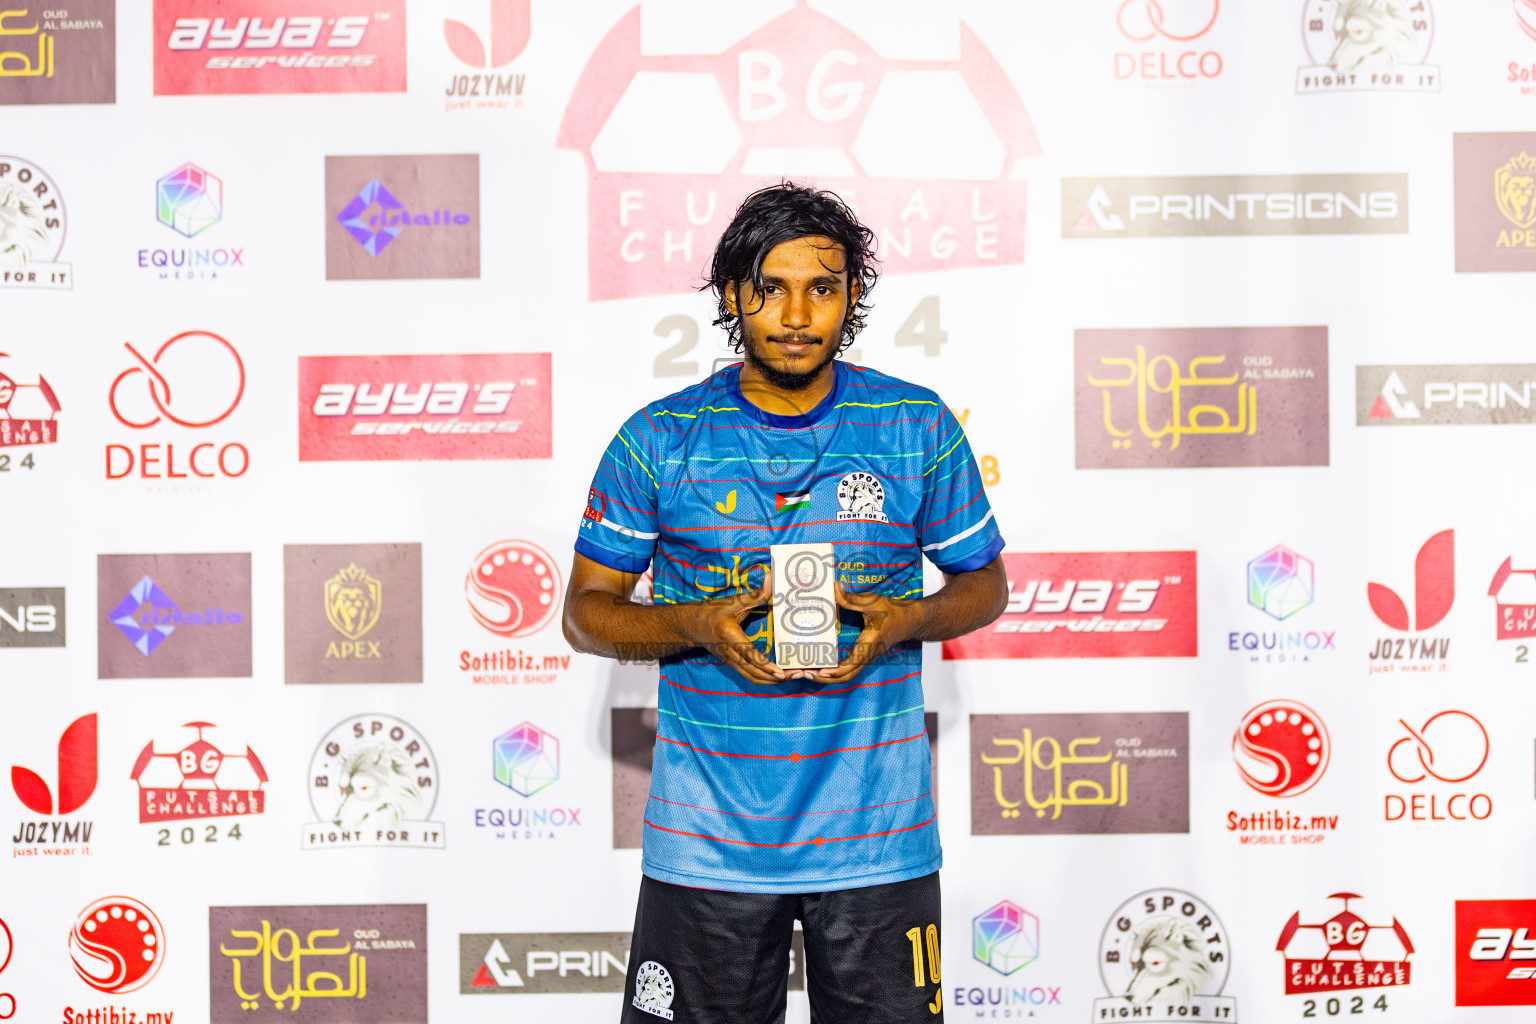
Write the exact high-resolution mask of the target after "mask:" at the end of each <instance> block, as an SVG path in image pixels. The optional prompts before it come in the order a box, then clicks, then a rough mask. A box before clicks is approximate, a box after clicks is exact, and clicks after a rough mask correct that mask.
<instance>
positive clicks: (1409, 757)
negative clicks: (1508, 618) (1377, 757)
mask: <svg viewBox="0 0 1536 1024" xmlns="http://www.w3.org/2000/svg"><path fill="white" fill-rule="evenodd" d="M1398 723H1399V724H1400V725H1401V726H1402V727H1403V728H1404V729H1406V730H1407V732H1408V735H1407V736H1404V737H1402V738H1401V739H1399V740H1398V741H1397V742H1396V743H1394V744H1392V747H1391V749H1390V750H1388V751H1387V770H1388V771H1390V772H1391V773H1392V775H1393V777H1395V778H1396V779H1397V780H1398V781H1399V782H1406V783H1409V784H1410V785H1411V784H1413V783H1415V782H1423V781H1424V780H1425V779H1426V778H1429V777H1433V778H1436V779H1439V780H1440V781H1441V782H1465V781H1467V780H1468V779H1470V778H1471V777H1472V776H1474V775H1476V774H1477V773H1478V772H1480V771H1482V770H1483V765H1485V764H1487V763H1488V749H1489V747H1488V730H1487V729H1484V728H1483V723H1482V722H1479V721H1478V720H1477V719H1476V718H1474V717H1473V716H1472V715H1469V714H1467V713H1466V712H1465V711H1442V712H1440V713H1439V714H1438V715H1433V716H1431V717H1430V719H1429V721H1427V722H1425V723H1424V724H1423V725H1422V726H1420V727H1419V728H1418V729H1414V727H1413V726H1411V725H1409V724H1408V723H1407V722H1405V721H1403V720H1402V719H1401V718H1400V719H1398ZM1437 753H1438V755H1439V756H1438V757H1437V756H1436V754H1437Z"/></svg>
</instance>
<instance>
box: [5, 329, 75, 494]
mask: <svg viewBox="0 0 1536 1024" xmlns="http://www.w3.org/2000/svg"><path fill="white" fill-rule="evenodd" d="M11 359H12V357H11V356H10V355H9V354H8V353H5V352H0V360H7V361H6V362H0V448H19V447H20V448H29V447H32V446H34V445H44V444H57V443H58V440H59V411H60V410H61V409H62V406H60V405H59V398H58V396H57V395H56V394H54V391H53V387H52V386H51V385H50V384H49V383H48V380H47V378H45V377H44V376H43V375H42V374H41V373H36V374H35V375H34V373H33V372H32V371H30V370H29V369H27V368H26V367H25V366H21V365H18V364H17V362H11V361H9V360H11ZM34 379H35V380H36V383H29V382H30V381H33V380H34ZM12 458H13V456H12V453H10V452H0V473H4V472H7V471H9V470H10V469H11V468H12V467H11V461H12ZM15 461H16V466H15V468H16V469H35V468H36V467H37V458H36V456H35V454H34V453H32V452H22V453H20V455H19V457H16V458H15Z"/></svg>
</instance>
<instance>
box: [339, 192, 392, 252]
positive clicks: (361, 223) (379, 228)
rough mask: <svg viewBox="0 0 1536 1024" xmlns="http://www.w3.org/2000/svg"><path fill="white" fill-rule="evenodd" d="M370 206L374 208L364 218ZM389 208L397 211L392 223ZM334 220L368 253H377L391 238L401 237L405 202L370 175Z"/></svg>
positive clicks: (386, 245)
mask: <svg viewBox="0 0 1536 1024" xmlns="http://www.w3.org/2000/svg"><path fill="white" fill-rule="evenodd" d="M369 210H375V211H376V212H375V213H374V214H373V215H372V216H371V217H367V218H366V219H365V218H364V214H366V213H368V211H369ZM391 210H397V211H399V215H398V216H397V217H395V221H394V223H393V224H391V223H389V211H391ZM336 220H337V221H339V222H340V224H341V226H342V227H344V228H346V229H347V233H348V234H350V235H351V236H352V237H353V238H355V239H357V244H358V245H361V246H362V247H363V249H364V250H365V251H366V252H367V253H368V255H369V256H375V257H376V256H378V255H379V253H381V252H383V251H384V250H385V248H386V247H388V245H389V243H390V242H393V241H394V240H395V239H396V238H399V237H400V231H401V229H402V228H404V226H405V223H406V212H405V206H404V205H402V204H401V202H400V200H398V199H396V198H395V197H394V196H392V195H390V194H389V189H387V188H385V187H384V186H383V185H381V184H379V179H378V178H371V179H369V181H368V184H366V185H364V186H363V189H362V191H361V192H359V193H358V194H357V195H355V196H353V197H352V201H351V202H350V203H348V204H347V205H346V206H345V207H343V208H342V211H341V212H340V213H338V214H337V215H336Z"/></svg>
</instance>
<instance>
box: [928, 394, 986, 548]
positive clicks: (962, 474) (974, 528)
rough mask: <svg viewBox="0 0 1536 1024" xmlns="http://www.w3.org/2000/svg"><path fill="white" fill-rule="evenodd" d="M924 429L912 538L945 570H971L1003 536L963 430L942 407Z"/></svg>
mask: <svg viewBox="0 0 1536 1024" xmlns="http://www.w3.org/2000/svg"><path fill="white" fill-rule="evenodd" d="M928 433H929V443H928V445H927V446H926V455H925V458H924V460H923V503H922V506H921V507H920V508H919V509H918V514H917V523H916V524H915V525H916V527H917V542H918V544H919V545H921V546H922V549H923V554H924V555H926V556H928V559H929V561H931V562H933V564H934V565H937V566H938V567H939V568H940V569H943V570H944V571H945V572H947V573H958V572H972V571H974V570H976V569H980V568H981V567H982V566H984V565H986V564H987V563H989V562H991V561H992V559H994V558H996V557H997V555H998V553H999V552H1001V551H1002V550H1003V536H1002V534H1001V533H1000V532H999V531H998V528H997V520H996V518H995V517H994V516H993V515H992V505H991V503H990V502H988V501H987V495H986V492H984V491H983V490H982V484H981V472H980V471H979V470H978V469H977V468H976V458H975V456H973V455H972V454H971V446H970V444H969V443H968V442H967V441H966V439H965V431H963V430H962V429H960V423H959V421H957V420H956V419H955V416H954V413H952V412H950V411H949V407H948V406H945V407H944V410H943V412H941V413H940V414H939V418H938V420H937V421H936V422H935V423H934V424H933V426H932V427H930V428H929V432H928Z"/></svg>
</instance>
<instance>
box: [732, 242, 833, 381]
mask: <svg viewBox="0 0 1536 1024" xmlns="http://www.w3.org/2000/svg"><path fill="white" fill-rule="evenodd" d="M857 289H858V286H857V283H855V284H854V285H853V287H852V289H850V287H849V283H848V271H847V259H846V258H845V256H844V253H843V247H842V246H841V245H839V244H838V243H837V242H834V241H833V240H832V239H830V238H827V237H825V236H822V235H808V236H806V237H804V238H796V239H793V240H791V241H788V242H780V243H779V244H778V245H776V246H774V247H773V248H772V249H770V250H769V251H768V255H767V256H765V257H764V258H763V286H762V290H761V291H759V290H758V289H757V288H755V287H754V286H753V284H752V282H751V281H742V282H740V283H739V284H738V285H737V286H736V288H735V289H732V290H731V291H728V292H727V293H726V296H725V304H726V309H728V310H729V311H730V312H732V313H735V314H737V315H738V316H740V317H741V337H742V350H743V351H742V354H743V356H744V357H745V358H746V361H747V362H748V363H750V364H751V365H752V366H753V367H754V368H755V369H757V370H758V372H760V373H761V374H762V375H763V376H764V377H765V378H766V379H767V381H768V383H769V384H771V385H773V386H774V387H777V388H780V389H782V390H785V391H803V390H804V389H805V388H807V387H809V386H810V385H811V383H812V382H813V381H814V380H815V379H816V378H817V376H818V375H819V374H820V373H821V371H822V369H823V368H825V367H826V365H827V364H828V363H830V362H832V359H833V358H834V357H835V356H836V355H837V347H838V345H839V344H840V343H841V342H842V340H843V320H844V319H845V318H846V317H847V315H848V307H849V305H850V304H851V303H852V302H853V301H854V300H856V299H857V297H858V290H857Z"/></svg>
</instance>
